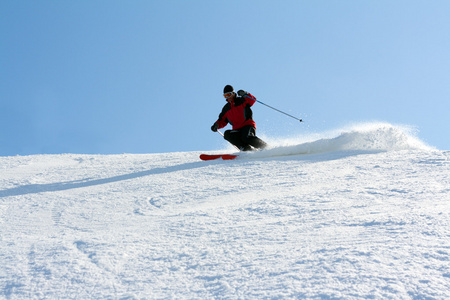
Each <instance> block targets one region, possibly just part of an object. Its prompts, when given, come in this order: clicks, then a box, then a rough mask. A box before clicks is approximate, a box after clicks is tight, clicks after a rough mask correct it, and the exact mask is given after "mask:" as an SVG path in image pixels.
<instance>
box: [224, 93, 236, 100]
mask: <svg viewBox="0 0 450 300" xmlns="http://www.w3.org/2000/svg"><path fill="white" fill-rule="evenodd" d="M233 94H234V92H228V93H225V94H223V96H224V97H225V98H227V99H228V98H230V97H231V96H233Z"/></svg>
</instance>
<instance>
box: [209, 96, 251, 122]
mask: <svg viewBox="0 0 450 300" xmlns="http://www.w3.org/2000/svg"><path fill="white" fill-rule="evenodd" d="M255 102H256V98H255V96H253V95H252V94H250V93H248V94H246V95H244V96H243V97H237V96H236V98H234V101H232V103H231V104H230V103H227V104H225V106H224V107H223V109H222V112H221V113H220V115H219V119H217V121H216V123H217V124H219V129H220V128H223V127H225V126H227V124H228V123H230V124H231V126H233V130H235V129H240V128H242V127H244V126H248V125H250V126H253V127H254V128H256V123H255V121H253V112H252V110H251V108H250V107H251V106H252V105H253V104H255Z"/></svg>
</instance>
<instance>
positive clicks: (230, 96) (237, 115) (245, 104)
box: [211, 85, 267, 151]
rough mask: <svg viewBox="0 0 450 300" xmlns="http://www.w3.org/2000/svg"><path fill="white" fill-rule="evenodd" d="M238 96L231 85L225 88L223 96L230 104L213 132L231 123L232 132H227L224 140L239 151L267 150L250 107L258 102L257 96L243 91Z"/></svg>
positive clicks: (215, 124) (214, 125) (216, 123)
mask: <svg viewBox="0 0 450 300" xmlns="http://www.w3.org/2000/svg"><path fill="white" fill-rule="evenodd" d="M237 95H238V96H236V93H235V92H234V88H233V87H232V86H231V85H226V86H225V88H224V89H223V96H224V97H225V99H226V101H227V102H228V103H227V104H225V106H224V107H223V109H222V112H221V113H220V114H219V118H218V119H217V121H216V122H214V124H213V125H212V126H211V130H212V131H214V132H216V131H217V130H218V129H220V128H223V127H225V126H227V124H228V123H230V124H231V125H232V130H227V131H225V134H224V138H225V139H226V140H227V141H228V142H230V143H231V144H233V145H235V146H236V147H237V148H238V149H239V150H241V151H252V150H254V148H255V149H264V148H266V147H267V144H266V143H265V142H264V141H263V140H261V139H260V138H258V137H257V136H256V123H255V121H253V118H252V117H253V112H252V110H251V108H250V107H251V106H252V105H253V104H255V102H256V98H255V96H253V95H252V94H250V93H248V92H246V91H243V90H239V91H238V92H237Z"/></svg>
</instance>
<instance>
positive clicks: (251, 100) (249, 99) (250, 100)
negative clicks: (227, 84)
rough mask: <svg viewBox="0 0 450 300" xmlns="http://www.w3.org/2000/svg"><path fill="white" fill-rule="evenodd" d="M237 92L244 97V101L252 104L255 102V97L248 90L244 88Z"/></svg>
mask: <svg viewBox="0 0 450 300" xmlns="http://www.w3.org/2000/svg"><path fill="white" fill-rule="evenodd" d="M237 94H238V95H239V96H241V97H243V98H244V99H245V102H244V103H247V104H248V105H250V106H252V105H253V104H255V102H256V97H255V96H253V95H252V94H250V93H249V92H246V91H244V90H239V91H238V92H237Z"/></svg>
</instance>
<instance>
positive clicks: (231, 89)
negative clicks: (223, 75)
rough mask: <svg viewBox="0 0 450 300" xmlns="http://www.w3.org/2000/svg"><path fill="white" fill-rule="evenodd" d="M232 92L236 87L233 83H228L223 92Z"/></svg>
mask: <svg viewBox="0 0 450 300" xmlns="http://www.w3.org/2000/svg"><path fill="white" fill-rule="evenodd" d="M230 92H234V88H233V87H232V86H231V85H229V84H227V85H226V86H225V87H224V88H223V93H224V94H226V93H230Z"/></svg>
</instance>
